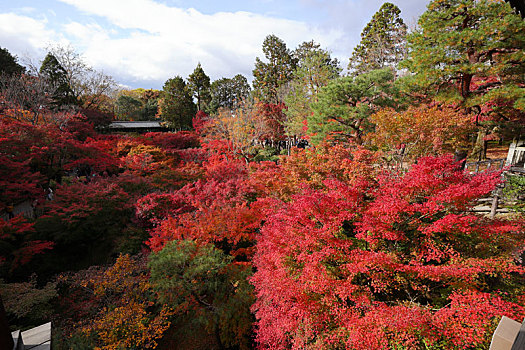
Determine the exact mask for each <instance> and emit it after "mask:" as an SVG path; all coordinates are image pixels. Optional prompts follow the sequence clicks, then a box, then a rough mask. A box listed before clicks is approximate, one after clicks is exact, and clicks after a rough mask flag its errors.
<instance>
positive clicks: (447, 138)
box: [366, 104, 474, 163]
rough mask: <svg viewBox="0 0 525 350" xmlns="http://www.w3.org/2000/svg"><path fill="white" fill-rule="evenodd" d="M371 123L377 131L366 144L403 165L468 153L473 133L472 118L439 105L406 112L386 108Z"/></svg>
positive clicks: (368, 138)
mask: <svg viewBox="0 0 525 350" xmlns="http://www.w3.org/2000/svg"><path fill="white" fill-rule="evenodd" d="M370 122H371V123H373V124H374V131H373V132H371V133H370V134H368V135H367V136H366V138H367V140H369V141H370V142H371V144H372V145H374V146H376V147H379V148H380V149H382V150H384V151H386V152H387V154H388V155H389V156H393V157H395V160H398V161H401V163H403V161H404V160H405V159H407V160H416V159H417V158H419V157H422V156H425V155H431V154H433V155H437V154H446V153H454V152H455V151H457V150H460V149H466V148H468V147H469V142H468V141H469V138H468V136H469V134H470V133H471V132H472V131H473V130H474V125H473V123H472V118H471V116H469V115H468V114H465V113H463V112H462V111H461V110H458V109H457V108H452V107H447V106H440V105H439V104H433V105H426V104H423V105H420V106H417V107H415V106H411V107H409V108H408V109H407V110H405V111H395V110H394V109H392V108H383V109H381V110H379V111H378V112H376V113H374V114H373V115H372V116H371V117H370Z"/></svg>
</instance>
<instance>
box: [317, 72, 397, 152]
mask: <svg viewBox="0 0 525 350" xmlns="http://www.w3.org/2000/svg"><path fill="white" fill-rule="evenodd" d="M393 79H394V75H393V71H392V69H391V68H384V69H381V70H374V71H371V72H368V73H365V74H361V75H358V76H356V77H351V76H348V77H342V78H339V79H335V80H332V81H331V82H329V83H328V85H326V86H325V87H323V88H321V90H320V92H319V93H318V95H317V98H318V101H317V102H316V103H313V106H312V107H313V111H314V113H313V115H310V116H308V117H307V120H308V131H309V132H310V133H311V134H312V135H313V136H312V141H314V142H319V141H321V140H323V139H324V138H325V137H327V136H330V137H331V138H333V139H335V140H346V141H349V140H353V141H355V142H356V143H358V144H360V143H361V142H362V136H363V134H364V133H365V132H366V131H367V130H370V128H371V124H370V121H369V119H368V118H369V116H370V115H371V114H372V113H373V112H374V111H376V110H378V109H379V107H384V106H389V105H392V103H393V97H394V95H395V91H396V88H395V86H394V85H393Z"/></svg>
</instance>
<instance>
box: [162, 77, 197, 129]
mask: <svg viewBox="0 0 525 350" xmlns="http://www.w3.org/2000/svg"><path fill="white" fill-rule="evenodd" d="M161 95H162V100H161V102H160V106H159V108H160V115H161V118H162V119H163V120H165V121H167V122H168V123H170V125H171V126H172V127H173V128H175V129H179V130H189V129H191V125H192V119H193V117H194V116H195V113H196V112H197V110H196V106H195V104H194V103H193V99H192V97H191V94H190V91H189V89H188V87H187V86H186V82H185V81H184V79H182V78H181V77H180V76H176V77H175V78H172V79H168V80H167V81H166V83H164V87H163V90H162V94H161Z"/></svg>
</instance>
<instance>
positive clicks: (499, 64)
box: [405, 0, 525, 110]
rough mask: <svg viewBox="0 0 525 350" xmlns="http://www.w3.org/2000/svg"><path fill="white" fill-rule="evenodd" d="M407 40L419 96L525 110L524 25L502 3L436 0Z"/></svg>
mask: <svg viewBox="0 0 525 350" xmlns="http://www.w3.org/2000/svg"><path fill="white" fill-rule="evenodd" d="M419 27H420V29H419V30H418V31H416V32H414V33H412V34H411V35H409V36H408V43H409V49H410V54H409V58H408V59H407V61H406V63H405V65H406V67H407V68H408V69H409V70H410V71H411V72H413V73H414V75H413V76H411V77H409V78H408V79H407V82H408V83H409V86H410V87H411V88H412V89H413V90H415V91H419V92H426V93H428V94H430V95H432V96H436V97H438V98H439V99H442V100H446V101H449V102H459V103H462V104H464V105H465V106H467V107H468V106H475V105H481V104H483V103H485V102H487V101H495V100H501V101H507V102H511V103H513V104H514V106H515V107H516V108H519V109H522V110H524V109H525V89H524V88H523V74H524V73H525V54H524V52H523V47H525V23H524V22H523V21H522V20H521V18H520V17H519V16H518V15H516V14H515V13H513V11H512V9H511V8H510V6H509V5H508V4H506V3H504V2H502V1H489V0H479V1H476V0H461V1H460V0H435V1H432V2H431V3H430V4H429V5H428V9H427V11H426V12H425V13H424V14H423V15H422V16H421V18H420V19H419Z"/></svg>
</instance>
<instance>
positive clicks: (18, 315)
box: [0, 275, 58, 329]
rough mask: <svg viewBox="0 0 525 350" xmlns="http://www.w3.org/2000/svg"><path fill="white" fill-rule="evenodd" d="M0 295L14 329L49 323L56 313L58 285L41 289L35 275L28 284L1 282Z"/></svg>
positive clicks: (49, 284)
mask: <svg viewBox="0 0 525 350" xmlns="http://www.w3.org/2000/svg"><path fill="white" fill-rule="evenodd" d="M0 294H1V295H2V299H3V302H4V306H5V309H6V313H7V316H8V320H9V324H10V325H11V327H12V328H13V329H19V328H20V325H24V326H25V327H31V326H32V327H36V326H38V325H40V324H42V323H45V322H48V321H49V318H50V317H51V316H52V315H53V311H54V310H53V301H54V299H55V298H57V297H58V293H57V290H56V283H54V282H49V283H47V284H46V285H45V286H43V287H41V288H39V287H38V286H37V280H36V276H35V275H33V276H31V278H30V280H29V281H28V282H20V283H5V282H4V281H2V280H0Z"/></svg>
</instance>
